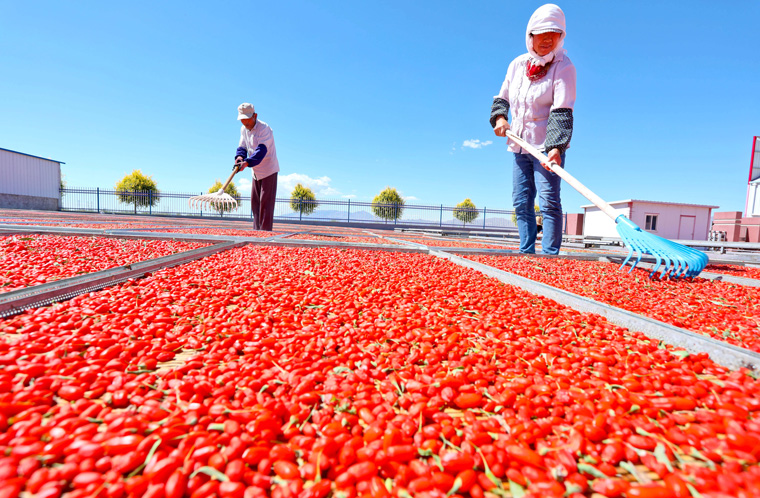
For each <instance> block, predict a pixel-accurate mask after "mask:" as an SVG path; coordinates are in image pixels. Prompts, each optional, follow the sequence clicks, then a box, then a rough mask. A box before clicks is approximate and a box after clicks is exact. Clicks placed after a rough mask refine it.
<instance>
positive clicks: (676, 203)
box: [581, 199, 720, 209]
mask: <svg viewBox="0 0 760 498" xmlns="http://www.w3.org/2000/svg"><path fill="white" fill-rule="evenodd" d="M634 202H645V203H647V204H666V205H668V206H691V207H702V208H711V209H718V208H719V207H720V206H708V205H707V204H687V203H684V202H666V201H644V200H641V199H626V200H624V201H613V202H610V203H609V204H610V206H614V205H615V204H631V203H634ZM592 207H596V206H595V205H594V204H586V205H584V206H581V208H583V209H586V208H592Z"/></svg>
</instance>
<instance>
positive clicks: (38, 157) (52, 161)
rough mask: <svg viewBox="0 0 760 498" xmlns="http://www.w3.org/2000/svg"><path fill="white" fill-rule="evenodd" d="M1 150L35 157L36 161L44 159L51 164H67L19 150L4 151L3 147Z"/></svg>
mask: <svg viewBox="0 0 760 498" xmlns="http://www.w3.org/2000/svg"><path fill="white" fill-rule="evenodd" d="M0 150H4V151H6V152H13V153H14V154H20V155H22V156H28V157H34V158H36V159H42V160H43V161H50V162H51V163H58V164H66V163H65V162H63V161H56V160H55V159H50V158H49V157H40V156H33V155H31V154H25V153H23V152H19V151H17V150H10V149H3V148H2V147H0Z"/></svg>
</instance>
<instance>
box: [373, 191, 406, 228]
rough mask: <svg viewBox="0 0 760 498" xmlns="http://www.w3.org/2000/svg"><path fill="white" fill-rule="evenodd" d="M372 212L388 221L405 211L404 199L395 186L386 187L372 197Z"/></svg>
mask: <svg viewBox="0 0 760 498" xmlns="http://www.w3.org/2000/svg"><path fill="white" fill-rule="evenodd" d="M372 212H373V213H374V214H375V216H377V217H378V218H381V219H383V220H386V221H390V220H397V219H399V218H401V214H402V213H403V212H404V199H402V198H401V195H400V194H399V193H398V191H397V190H396V189H395V188H391V187H385V190H383V191H382V192H380V193H379V194H377V195H376V196H375V198H374V199H372Z"/></svg>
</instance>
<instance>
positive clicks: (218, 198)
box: [188, 190, 238, 211]
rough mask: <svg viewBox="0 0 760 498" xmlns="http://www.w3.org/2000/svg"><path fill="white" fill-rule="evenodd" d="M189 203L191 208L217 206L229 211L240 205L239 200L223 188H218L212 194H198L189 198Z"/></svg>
mask: <svg viewBox="0 0 760 498" xmlns="http://www.w3.org/2000/svg"><path fill="white" fill-rule="evenodd" d="M188 203H189V204H190V207H191V208H193V209H200V210H203V209H204V208H208V209H213V208H216V209H223V210H225V211H229V210H232V209H236V208H237V205H238V203H237V200H236V199H235V198H234V197H232V196H231V195H230V194H228V193H226V192H223V191H221V190H217V191H216V192H214V193H212V194H203V195H196V196H195V197H191V198H190V199H188Z"/></svg>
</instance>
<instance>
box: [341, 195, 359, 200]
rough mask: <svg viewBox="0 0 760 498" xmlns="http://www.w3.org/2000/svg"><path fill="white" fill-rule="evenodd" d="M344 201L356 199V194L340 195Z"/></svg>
mask: <svg viewBox="0 0 760 498" xmlns="http://www.w3.org/2000/svg"><path fill="white" fill-rule="evenodd" d="M341 197H343V198H344V199H356V197H357V196H356V194H348V195H341Z"/></svg>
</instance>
